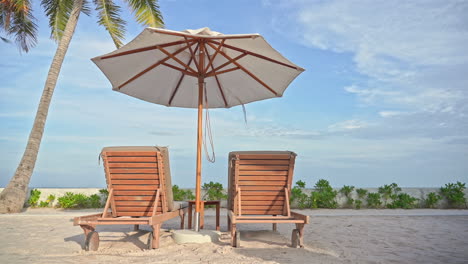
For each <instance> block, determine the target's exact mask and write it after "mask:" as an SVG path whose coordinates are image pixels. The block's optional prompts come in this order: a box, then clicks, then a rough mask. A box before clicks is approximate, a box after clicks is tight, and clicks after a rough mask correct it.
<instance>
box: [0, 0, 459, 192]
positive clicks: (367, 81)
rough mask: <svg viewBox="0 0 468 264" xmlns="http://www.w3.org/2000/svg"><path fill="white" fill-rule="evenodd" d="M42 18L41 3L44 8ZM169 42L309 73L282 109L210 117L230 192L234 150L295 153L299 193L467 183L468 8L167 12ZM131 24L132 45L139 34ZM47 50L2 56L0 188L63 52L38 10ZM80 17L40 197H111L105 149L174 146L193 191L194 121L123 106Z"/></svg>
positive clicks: (146, 106) (337, 4)
mask: <svg viewBox="0 0 468 264" xmlns="http://www.w3.org/2000/svg"><path fill="white" fill-rule="evenodd" d="M35 2H36V5H37V2H38V1H35ZM159 3H160V6H161V11H162V13H163V15H164V18H165V23H166V28H168V29H172V30H184V29H187V28H189V29H196V28H200V27H206V26H207V27H210V28H211V29H212V30H215V31H218V32H222V33H225V34H241V33H260V34H262V35H263V36H264V37H265V39H266V40H267V41H268V42H269V43H270V44H271V45H272V46H273V47H274V48H276V49H277V50H278V51H280V52H281V53H282V54H284V55H285V56H286V57H287V58H289V59H290V60H291V61H293V62H294V63H296V64H297V65H300V66H301V67H303V68H305V69H306V71H305V72H304V73H303V74H301V75H300V76H299V77H298V78H297V79H296V80H295V81H294V82H293V83H292V84H291V85H290V87H289V88H288V89H287V90H286V92H285V94H284V96H283V97H282V98H278V99H271V100H265V101H261V102H255V103H251V104H248V105H246V109H247V120H248V122H247V124H245V122H244V118H243V111H242V108H241V107H234V108H232V109H217V110H212V111H210V114H211V123H212V127H213V134H214V144H215V152H216V162H215V163H214V164H211V163H208V162H207V161H206V160H204V164H203V182H207V181H218V182H221V183H223V184H226V182H227V181H226V178H227V155H228V153H229V151H233V150H292V151H295V152H296V153H298V159H297V164H296V172H295V180H304V181H306V182H307V185H308V186H312V185H313V184H314V183H315V182H316V181H317V180H318V179H321V178H323V179H327V180H329V181H330V183H331V184H332V185H333V186H336V187H340V186H342V185H345V184H346V185H355V186H359V187H377V186H381V185H383V184H389V183H392V182H396V183H397V184H399V185H400V186H404V187H416V186H421V187H438V186H442V185H443V184H445V183H447V182H454V181H462V182H468V87H467V86H468V48H467V47H468V46H467V45H466V43H468V16H467V15H466V14H467V13H468V3H467V2H466V1H354V0H349V1H334V0H331V1H301V0H289V1H286V0H285V1H274V0H271V1H267V0H264V1H247V0H244V1H208V0H203V1H195V0H194V1H190V0H185V1H178V0H173V1H165V0H161V1H160V2H159ZM122 6H123V11H124V13H123V16H124V17H125V18H126V19H127V21H128V22H129V23H128V27H127V30H128V32H127V41H129V40H131V39H133V37H135V36H136V35H137V34H138V33H140V32H141V30H142V29H143V28H142V27H140V26H138V25H136V24H135V23H133V22H132V21H133V18H132V16H131V14H129V13H128V9H127V8H126V7H125V5H124V4H122ZM35 12H36V16H37V18H38V19H39V29H40V30H39V45H38V46H37V47H36V48H34V49H33V50H32V51H31V52H30V53H28V54H19V52H18V50H17V49H16V48H15V47H13V46H11V45H8V44H5V43H0V58H2V59H1V60H0V79H1V80H2V81H1V83H0V94H1V96H0V149H1V150H2V151H1V152H2V155H0V186H4V185H6V183H7V182H8V181H9V179H10V177H11V176H12V175H13V173H14V171H15V169H16V166H17V164H18V162H19V160H20V158H21V155H22V153H23V151H24V147H25V144H26V141H27V137H28V135H29V131H30V128H31V126H32V122H33V119H34V116H35V111H36V108H37V104H38V101H39V98H40V95H41V92H42V89H43V85H44V82H45V78H46V74H47V71H48V68H49V65H50V62H51V59H52V56H53V54H54V52H55V48H56V45H55V43H54V42H53V41H51V40H50V39H49V34H50V32H49V29H48V27H47V22H46V20H45V18H44V16H43V14H42V10H41V8H40V7H39V6H35ZM114 49H115V48H114V46H113V44H112V41H111V39H110V37H109V36H108V35H107V33H106V32H105V31H104V30H103V29H102V28H100V27H98V26H97V24H96V18H95V16H91V17H86V16H84V15H82V16H81V17H80V21H79V24H78V27H77V30H76V33H75V36H74V38H73V40H72V44H71V46H70V49H69V51H68V54H67V57H66V59H65V62H64V65H63V68H62V72H61V73H60V78H59V80H58V84H57V88H56V92H55V95H54V98H53V100H52V105H51V108H50V111H49V116H48V120H47V124H46V130H45V134H44V138H43V140H42V145H41V150H40V153H39V157H38V160H37V164H36V168H35V171H34V174H33V176H32V179H31V184H30V185H31V186H33V187H103V186H105V180H104V175H103V168H102V166H100V165H99V164H98V154H99V152H100V150H101V149H102V147H105V146H115V145H164V146H169V147H170V151H171V153H170V154H171V168H172V170H173V183H174V184H178V185H180V186H182V187H193V186H194V184H195V149H196V111H195V110H194V109H178V108H167V107H164V106H159V105H154V104H150V103H147V102H144V101H140V100H137V99H135V98H131V97H129V96H126V95H123V94H120V93H116V92H113V91H112V90H111V85H110V83H109V82H108V81H107V80H106V79H105V77H104V75H103V74H102V73H101V72H100V71H99V70H98V68H97V67H96V66H95V65H94V64H93V63H92V62H91V61H90V58H92V57H95V56H97V55H101V54H104V53H107V52H110V51H112V50H114Z"/></svg>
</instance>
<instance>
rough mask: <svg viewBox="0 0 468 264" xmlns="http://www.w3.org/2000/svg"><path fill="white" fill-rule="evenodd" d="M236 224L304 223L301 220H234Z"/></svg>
mask: <svg viewBox="0 0 468 264" xmlns="http://www.w3.org/2000/svg"><path fill="white" fill-rule="evenodd" d="M236 223H238V224H247V223H250V224H263V223H276V224H288V223H289V224H302V223H304V221H303V220H285V219H278V220H257V219H236Z"/></svg>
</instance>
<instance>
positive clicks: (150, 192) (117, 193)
mask: <svg viewBox="0 0 468 264" xmlns="http://www.w3.org/2000/svg"><path fill="white" fill-rule="evenodd" d="M114 195H140V196H143V195H150V196H155V195H156V191H117V190H115V191H114Z"/></svg>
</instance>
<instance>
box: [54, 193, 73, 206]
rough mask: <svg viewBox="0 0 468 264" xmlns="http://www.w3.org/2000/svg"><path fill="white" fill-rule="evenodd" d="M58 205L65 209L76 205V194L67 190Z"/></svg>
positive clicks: (59, 199)
mask: <svg viewBox="0 0 468 264" xmlns="http://www.w3.org/2000/svg"><path fill="white" fill-rule="evenodd" d="M58 206H59V207H61V208H65V209H69V208H74V207H75V206H76V201H75V194H74V193H72V192H66V193H65V194H64V195H63V196H61V197H59V198H58Z"/></svg>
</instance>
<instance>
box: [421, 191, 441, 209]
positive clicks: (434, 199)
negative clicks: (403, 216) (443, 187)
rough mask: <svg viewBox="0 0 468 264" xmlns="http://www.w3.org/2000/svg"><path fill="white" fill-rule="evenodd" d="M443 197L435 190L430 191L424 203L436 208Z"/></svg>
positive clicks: (426, 205)
mask: <svg viewBox="0 0 468 264" xmlns="http://www.w3.org/2000/svg"><path fill="white" fill-rule="evenodd" d="M441 199H442V196H440V195H438V194H437V193H435V192H430V193H428V194H427V197H426V199H424V205H425V207H427V208H435V207H437V204H438V203H439V201H440V200H441Z"/></svg>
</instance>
